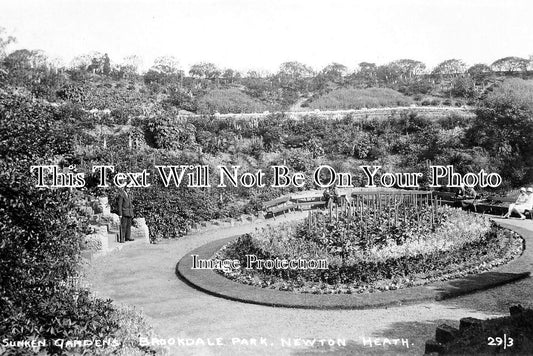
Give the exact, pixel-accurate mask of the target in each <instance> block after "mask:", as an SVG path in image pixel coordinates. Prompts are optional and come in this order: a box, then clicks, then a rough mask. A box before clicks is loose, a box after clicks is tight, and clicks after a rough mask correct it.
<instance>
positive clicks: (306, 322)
mask: <svg viewBox="0 0 533 356" xmlns="http://www.w3.org/2000/svg"><path fill="white" fill-rule="evenodd" d="M303 216H304V214H303V213H294V214H290V215H289V216H288V217H287V218H278V219H277V220H276V221H269V224H278V223H279V222H282V221H287V220H294V219H301V218H303ZM507 222H509V223H510V224H513V225H517V226H522V227H525V228H527V229H528V230H531V231H533V222H532V221H531V220H528V221H519V220H508V221H507ZM262 225H263V226H264V225H265V223H261V224H254V225H248V226H236V227H229V228H222V229H219V230H216V231H211V232H207V233H199V234H194V235H190V236H186V237H184V238H182V239H180V240H176V241H164V242H162V243H160V244H157V245H149V246H147V245H131V246H127V245H126V246H125V248H123V249H122V250H120V251H117V252H113V253H111V254H108V255H106V256H102V257H99V258H97V259H96V260H95V261H94V262H93V266H92V267H91V269H90V270H89V271H88V279H89V282H90V283H91V285H92V289H93V290H94V291H96V292H97V295H98V296H99V297H109V298H112V299H113V300H114V301H115V303H117V304H121V303H124V304H128V305H133V306H136V307H140V308H142V309H143V311H144V314H145V316H146V317H147V318H148V320H149V321H150V322H151V324H152V325H153V327H154V329H155V331H156V333H157V334H158V335H159V336H160V338H161V339H164V340H170V341H172V340H174V341H175V342H176V345H174V346H172V347H170V348H169V351H170V352H169V354H171V355H249V354H259V355H273V354H275V355H300V354H306V355H307V354H317V355H318V354H321V355H322V354H324V353H327V354H330V353H334V354H339V355H345V354H346V355H357V354H365V355H367V354H417V355H418V354H422V353H423V352H424V343H425V341H426V340H428V339H431V338H433V337H434V333H435V327H436V326H437V325H438V324H440V323H442V322H447V323H448V324H450V325H455V326H457V325H458V322H459V319H460V318H463V317H467V316H471V317H476V318H490V317H497V316H501V315H507V314H508V310H509V309H508V308H509V306H511V305H513V304H517V303H520V304H522V305H524V306H530V307H533V296H532V294H533V293H532V291H533V279H532V278H531V277H530V278H526V279H523V280H520V281H518V282H515V283H512V284H508V285H504V286H501V287H497V288H494V289H491V290H488V291H484V292H479V293H476V294H473V295H467V296H463V297H459V298H455V299H450V300H447V301H443V302H427V303H423V304H417V305H410V306H403V307H391V308H386V309H376V310H339V311H331V310H328V311H320V310H303V309H286V308H273V307H266V306H260V305H252V304H244V303H239V302H233V301H229V300H225V299H221V298H217V297H213V296H210V295H207V294H205V293H202V292H200V291H197V290H196V289H194V288H192V287H190V286H189V285H187V284H186V283H185V282H183V281H181V280H179V279H178V278H177V277H176V274H175V267H176V263H177V262H178V260H179V259H180V258H181V257H183V256H184V255H185V254H186V253H188V252H189V251H191V250H192V249H194V248H196V247H199V246H201V245H203V244H205V243H206V242H209V241H212V240H215V239H220V238H224V237H229V236H234V235H238V234H242V233H245V232H249V231H252V230H254V229H255V228H256V227H259V226H262ZM532 270H533V268H532ZM489 336H491V335H487V337H489ZM217 338H219V339H218V340H217ZM385 338H387V339H389V340H390V341H391V343H392V345H382V344H383V341H385V342H386V341H387V340H386V339H385ZM393 339H400V341H396V342H397V345H394V342H395V341H394V340H393ZM254 340H255V342H256V343H257V345H253V342H254ZM313 340H314V341H313ZM370 340H371V341H372V343H373V344H372V346H370ZM406 340H408V345H409V347H407V346H405V343H406ZM402 341H403V342H404V344H402ZM187 343H189V344H190V343H194V344H195V345H192V346H187ZM202 343H205V344H206V345H202ZM208 343H211V344H217V343H219V344H222V345H207V344H208ZM329 343H332V344H334V345H332V346H330V345H329ZM183 344H185V345H183ZM265 344H266V345H265Z"/></svg>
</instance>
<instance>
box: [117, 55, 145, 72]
mask: <svg viewBox="0 0 533 356" xmlns="http://www.w3.org/2000/svg"><path fill="white" fill-rule="evenodd" d="M141 65H142V58H141V57H139V56H138V55H136V54H132V55H129V56H126V57H124V59H123V60H122V63H120V64H119V65H118V71H119V73H120V74H119V75H120V77H122V78H129V77H131V76H134V75H137V74H139V68H140V67H141Z"/></svg>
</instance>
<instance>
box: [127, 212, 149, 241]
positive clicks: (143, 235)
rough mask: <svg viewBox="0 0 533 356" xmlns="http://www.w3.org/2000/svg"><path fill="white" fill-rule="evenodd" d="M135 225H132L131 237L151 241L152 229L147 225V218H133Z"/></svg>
mask: <svg viewBox="0 0 533 356" xmlns="http://www.w3.org/2000/svg"><path fill="white" fill-rule="evenodd" d="M133 221H134V224H133V225H135V226H132V227H131V237H132V238H133V239H135V240H143V241H145V242H147V243H150V230H149V229H148V225H146V219H144V218H136V219H133Z"/></svg>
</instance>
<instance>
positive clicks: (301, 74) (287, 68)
mask: <svg viewBox="0 0 533 356" xmlns="http://www.w3.org/2000/svg"><path fill="white" fill-rule="evenodd" d="M313 75H314V71H313V68H311V67H309V66H308V65H305V64H303V63H300V62H296V61H293V62H284V63H282V64H281V65H280V67H279V71H278V76H279V77H280V79H283V80H287V81H296V80H299V79H302V78H309V77H312V76H313Z"/></svg>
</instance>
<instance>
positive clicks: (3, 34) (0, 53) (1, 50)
mask: <svg viewBox="0 0 533 356" xmlns="http://www.w3.org/2000/svg"><path fill="white" fill-rule="evenodd" d="M14 42H16V39H15V37H13V36H9V35H8V34H7V30H6V29H5V28H4V27H0V59H2V58H4V57H5V56H6V48H7V46H9V45H10V44H11V43H14Z"/></svg>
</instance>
